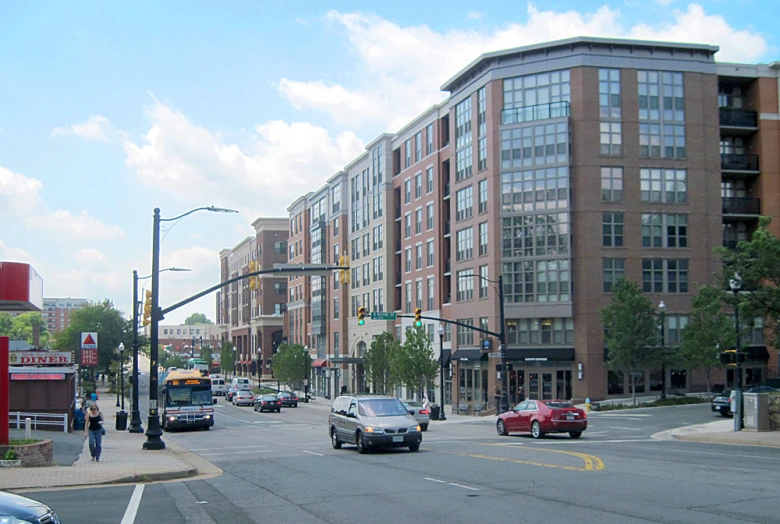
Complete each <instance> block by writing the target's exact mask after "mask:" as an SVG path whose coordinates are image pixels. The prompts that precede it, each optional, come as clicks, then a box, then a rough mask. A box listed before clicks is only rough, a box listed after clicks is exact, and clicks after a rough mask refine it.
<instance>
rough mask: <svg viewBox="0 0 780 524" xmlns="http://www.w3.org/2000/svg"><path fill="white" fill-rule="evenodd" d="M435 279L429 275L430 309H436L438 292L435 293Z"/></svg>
mask: <svg viewBox="0 0 780 524" xmlns="http://www.w3.org/2000/svg"><path fill="white" fill-rule="evenodd" d="M434 286H435V280H434V279H433V277H428V311H433V310H434V309H436V293H435V291H434V290H435V287H434Z"/></svg>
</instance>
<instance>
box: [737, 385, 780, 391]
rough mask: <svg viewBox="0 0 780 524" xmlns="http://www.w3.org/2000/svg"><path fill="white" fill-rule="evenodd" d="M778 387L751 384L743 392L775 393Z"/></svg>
mask: <svg viewBox="0 0 780 524" xmlns="http://www.w3.org/2000/svg"><path fill="white" fill-rule="evenodd" d="M777 392H780V389H777V388H773V387H772V386H753V387H752V388H750V389H748V390H747V391H745V393H777Z"/></svg>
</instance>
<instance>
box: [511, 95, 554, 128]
mask: <svg viewBox="0 0 780 524" xmlns="http://www.w3.org/2000/svg"><path fill="white" fill-rule="evenodd" d="M569 107H570V104H569V102H566V101H562V102H550V103H548V104H537V105H535V106H524V107H515V108H512V109H504V110H503V111H501V125H510V124H522V123H525V122H535V121H537V120H549V119H551V118H563V117H568V116H569Z"/></svg>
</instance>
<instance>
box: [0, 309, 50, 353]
mask: <svg viewBox="0 0 780 524" xmlns="http://www.w3.org/2000/svg"><path fill="white" fill-rule="evenodd" d="M36 328H37V329H38V332H39V337H38V347H40V348H46V347H48V346H49V343H50V340H51V334H50V333H49V331H48V330H47V329H46V322H45V321H44V320H43V317H42V316H41V314H40V313H36V312H28V313H22V314H21V315H16V316H12V315H10V314H9V313H0V336H4V337H9V338H10V339H11V340H24V341H25V342H27V343H28V344H34V337H33V332H34V331H35V329H36Z"/></svg>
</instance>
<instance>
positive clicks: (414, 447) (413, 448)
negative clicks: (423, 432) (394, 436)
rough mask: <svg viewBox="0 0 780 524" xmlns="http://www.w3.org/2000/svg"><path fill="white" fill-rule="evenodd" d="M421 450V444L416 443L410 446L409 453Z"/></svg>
mask: <svg viewBox="0 0 780 524" xmlns="http://www.w3.org/2000/svg"><path fill="white" fill-rule="evenodd" d="M419 450H420V443H419V442H415V443H414V444H409V451H419Z"/></svg>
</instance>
